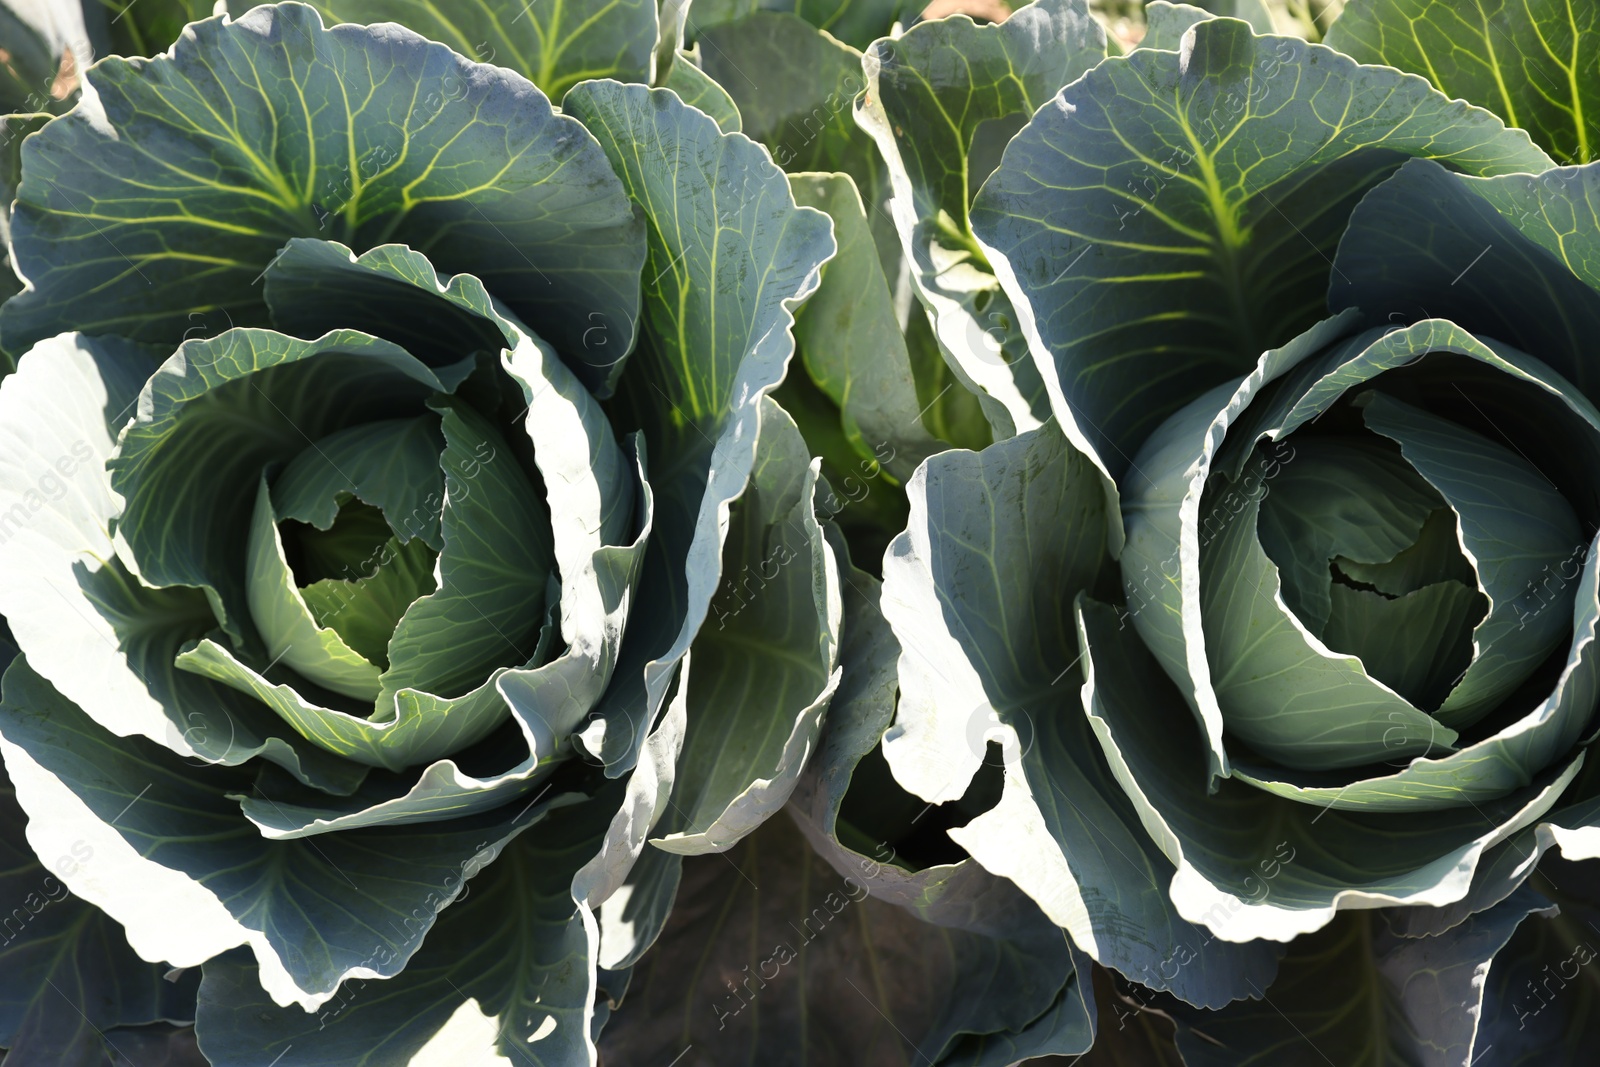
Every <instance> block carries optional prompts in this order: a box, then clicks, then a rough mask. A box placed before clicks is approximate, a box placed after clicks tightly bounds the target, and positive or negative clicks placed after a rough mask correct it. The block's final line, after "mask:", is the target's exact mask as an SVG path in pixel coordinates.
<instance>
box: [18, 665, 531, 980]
mask: <svg viewBox="0 0 1600 1067" xmlns="http://www.w3.org/2000/svg"><path fill="white" fill-rule="evenodd" d="M0 753H3V755H4V758H5V763H6V768H7V770H8V771H9V773H10V775H11V779H12V782H13V784H14V785H15V786H16V791H17V798H18V801H19V802H20V803H21V804H22V806H23V808H24V809H25V810H27V811H28V812H29V813H30V821H29V825H28V840H29V844H31V845H32V846H33V848H34V851H35V852H37V853H39V854H41V855H46V856H52V855H58V854H60V853H62V852H66V851H69V850H70V844H69V843H70V842H73V841H76V840H78V839H82V841H83V842H85V843H86V844H87V845H88V847H89V849H90V850H92V853H93V856H92V858H91V859H90V860H88V861H85V862H84V863H83V864H82V865H81V866H80V868H79V869H78V870H76V871H74V872H71V873H64V874H62V881H63V882H65V883H66V884H67V886H68V888H70V889H71V890H72V891H73V892H74V894H76V895H78V896H80V897H82V898H83V899H84V900H86V901H88V902H89V903H91V904H94V905H95V906H96V907H98V908H100V909H101V910H102V911H104V912H106V913H107V914H108V915H110V916H111V917H112V918H113V919H115V920H117V921H118V922H120V923H121V924H122V925H123V928H124V929H125V930H126V932H127V937H128V941H129V943H130V944H131V945H132V946H133V947H134V950H135V951H136V952H138V953H139V955H140V956H142V957H145V958H147V959H155V960H166V961H168V962H170V963H172V964H173V965H175V966H179V967H192V966H195V965H197V964H199V963H201V962H203V961H205V960H208V959H210V958H211V957H213V956H216V955H218V954H219V953H222V952H225V951H226V950H228V949H230V948H234V947H236V946H240V945H246V944H248V945H249V946H250V948H251V949H252V950H253V951H254V953H255V956H256V961H257V963H258V965H259V967H260V969H261V984H262V987H263V988H264V989H265V990H266V992H267V993H268V995H270V996H272V997H273V999H274V1000H277V1001H280V1002H282V1003H285V1004H288V1003H290V1002H297V1003H299V1004H300V1005H301V1006H302V1007H303V1008H306V1009H308V1010H309V1009H313V1008H315V1007H317V1006H318V1005H320V1004H322V1003H324V1002H325V1001H327V1000H328V999H329V998H330V997H331V996H333V995H334V993H335V991H336V990H337V988H338V987H339V985H340V983H342V982H343V981H345V980H347V979H350V978H369V977H375V976H380V975H393V974H396V973H398V972H399V971H400V970H401V969H402V968H403V967H404V966H405V963H406V961H407V960H408V959H409V958H410V957H411V955H412V954H413V953H414V952H415V951H416V950H417V947H418V946H419V945H420V944H421V942H422V938H423V935H424V934H425V933H426V932H427V930H428V929H429V927H431V926H432V925H433V922H434V919H435V913H436V912H438V911H439V910H440V909H442V908H444V907H445V906H447V905H448V904H449V903H450V902H451V901H453V900H454V899H455V898H456V897H457V896H458V895H459V894H460V892H461V890H462V887H463V885H464V883H465V881H466V873H465V872H466V870H467V867H468V865H473V866H476V867H481V866H482V865H484V864H485V863H488V862H490V861H491V860H492V859H493V858H494V856H495V855H496V854H498V852H499V850H500V848H501V847H502V845H504V843H505V842H506V841H508V840H510V838H511V837H513V836H514V835H515V834H516V833H517V832H518V831H519V830H521V829H523V828H525V827H527V826H529V825H532V824H533V823H535V822H537V821H538V820H540V819H541V818H543V816H544V814H545V812H546V811H547V810H549V809H550V808H551V807H552V806H553V805H555V804H558V803H560V802H561V797H559V796H550V797H545V798H543V803H542V804H529V805H527V806H526V807H524V808H522V809H520V810H519V809H515V808H513V809H509V810H502V811H500V812H496V813H493V814H491V815H487V816H478V817H475V818H466V819H454V820H450V821H448V822H443V823H432V824H429V825H428V826H425V827H407V828H405V829H403V830H385V829H382V828H379V829H372V830H352V831H347V832H345V833H341V834H337V835H331V836H326V837H323V838H321V839H320V841H311V840H292V841H269V840H266V839H265V838H263V837H262V836H261V833H260V832H259V831H258V830H257V828H256V827H255V826H254V825H253V824H251V823H250V822H249V821H248V820H246V819H244V818H242V817H241V816H240V814H239V809H238V805H237V803H236V802H235V801H234V800H233V799H232V797H231V796H230V794H237V793H240V792H246V791H249V790H250V789H251V788H252V786H253V785H255V786H259V782H255V783H253V782H252V780H251V778H250V776H249V775H248V774H247V773H245V772H244V771H242V770H234V769H220V768H219V769H214V770H211V771H209V772H201V771H198V770H197V769H196V768H195V767H193V766H192V765H190V764H188V763H186V762H185V761H183V760H180V759H179V758H178V757H177V756H175V755H173V754H172V753H170V752H168V751H166V750H165V749H163V748H161V747H160V746H159V745H155V744H152V743H151V742H148V741H145V740H141V739H137V738H133V739H130V738H118V737H115V736H114V735H112V734H109V733H107V732H106V731H105V730H104V729H102V728H101V727H99V726H97V725H96V724H95V723H94V722H93V721H92V720H91V719H89V718H88V717H87V716H86V715H84V713H83V712H82V711H80V710H79V709H78V708H76V707H75V706H73V705H72V704H71V703H70V702H68V701H67V700H66V699H65V698H63V697H62V696H61V694H60V693H58V692H57V691H56V690H55V689H54V688H52V687H51V685H50V683H49V682H47V681H45V680H44V679H43V678H40V677H39V676H38V675H37V674H36V673H35V672H34V671H33V669H32V667H31V666H30V665H29V664H28V662H27V661H26V659H25V658H18V659H17V660H16V661H15V662H14V663H13V664H12V665H11V667H10V669H9V670H8V671H7V672H6V681H5V703H4V705H3V706H0ZM268 799H270V798H268ZM374 900H380V901H382V902H383V906H384V909H385V910H386V911H387V912H389V913H390V914H391V915H393V916H395V918H392V919H389V920H388V921H375V920H374V919H373V917H372V906H373V901H374ZM401 916H403V917H404V918H403V919H402V918H400V917H401Z"/></svg>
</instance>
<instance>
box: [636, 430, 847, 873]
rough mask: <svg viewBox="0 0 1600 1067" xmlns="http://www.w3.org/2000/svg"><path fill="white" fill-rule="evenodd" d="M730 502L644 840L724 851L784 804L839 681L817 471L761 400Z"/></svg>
mask: <svg viewBox="0 0 1600 1067" xmlns="http://www.w3.org/2000/svg"><path fill="white" fill-rule="evenodd" d="M756 451H757V459H756V463H755V466H754V467H753V468H752V469H751V471H750V484H749V486H748V487H747V488H746V489H745V491H744V494H743V495H742V496H741V497H740V498H739V499H738V500H737V501H736V502H735V503H734V504H733V506H732V508H731V521H730V523H729V527H728V539H727V541H726V543H725V545H724V548H723V556H722V558H723V569H724V573H725V574H726V575H727V580H726V582H725V583H724V584H723V585H722V586H721V587H720V589H719V590H718V596H717V598H716V599H715V600H713V601H712V612H713V613H714V614H715V616H716V625H715V627H713V626H711V625H709V624H708V625H706V626H704V627H703V628H702V629H701V631H700V633H699V634H698V635H697V636H696V638H695V642H694V646H693V651H694V657H695V671H694V674H693V675H692V676H691V678H690V680H689V687H688V723H687V732H686V733H685V736H684V740H683V748H682V751H681V752H680V754H679V757H678V762H677V767H676V770H675V773H674V780H673V789H672V797H671V800H670V802H669V805H670V808H671V810H670V812H669V814H668V815H667V817H666V818H665V819H664V820H663V822H662V824H661V825H660V826H659V827H657V831H656V832H657V834H658V836H657V837H656V838H655V839H653V840H652V844H654V845H656V846H657V847H659V848H663V849H666V850H668V851H670V852H677V853H680V854H683V855H695V854H698V853H701V852H723V851H726V850H727V849H728V848H730V847H732V845H733V844H734V842H736V841H738V840H739V839H740V838H742V837H744V836H745V835H747V834H749V833H750V832H751V831H752V830H754V829H755V828H756V827H757V826H758V825H760V824H761V823H762V822H764V821H765V820H766V819H768V818H769V817H771V816H772V815H773V814H774V813H776V812H777V810H778V809H779V808H781V807H782V806H783V805H784V803H785V802H786V801H787V800H788V799H789V795H790V793H792V792H793V791H794V788H795V784H796V782H797V780H798V778H799V776H800V772H801V769H802V768H803V767H804V766H805V764H806V760H807V759H808V758H809V757H810V756H811V754H812V752H813V751H814V750H815V747H816V742H817V735H818V733H819V732H820V731H821V729H822V717H823V713H824V712H825V711H826V710H827V707H828V701H829V699H830V698H831V697H832V696H833V693H834V690H835V688H836V687H837V686H838V684H839V670H838V660H839V619H840V612H841V608H840V600H839V574H838V569H837V566H836V564H835V561H834V558H833V553H832V551H831V550H830V549H829V548H828V546H827V545H826V544H825V543H824V541H823V539H822V527H821V526H819V525H818V523H817V519H816V505H815V493H816V486H817V467H818V464H817V463H816V462H815V461H812V460H810V458H809V457H808V456H807V454H806V446H805V441H804V439H802V438H801V436H800V432H799V430H797V429H796V428H795V425H794V421H793V420H792V419H790V418H789V416H788V415H787V414H786V413H785V412H784V410H783V409H782V408H780V407H778V405H777V404H776V403H775V402H774V401H772V400H771V399H770V398H768V399H764V400H763V401H762V406H761V435H760V437H759V439H758V442H757V449H756Z"/></svg>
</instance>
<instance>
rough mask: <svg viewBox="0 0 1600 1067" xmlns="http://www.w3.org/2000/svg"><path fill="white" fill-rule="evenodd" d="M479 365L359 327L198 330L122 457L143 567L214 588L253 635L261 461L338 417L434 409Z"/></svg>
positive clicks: (291, 449) (303, 444) (232, 630)
mask: <svg viewBox="0 0 1600 1067" xmlns="http://www.w3.org/2000/svg"><path fill="white" fill-rule="evenodd" d="M472 369H473V361H472V360H471V359H470V358H469V359H467V360H464V361H462V362H461V363H458V364H456V365H454V366H451V367H447V368H442V369H440V370H439V371H438V372H435V371H434V370H433V369H432V368H430V367H428V366H427V365H426V364H424V363H422V362H421V361H420V360H418V359H416V358H414V357H413V356H412V355H411V354H410V353H408V352H406V351H405V350H404V349H403V348H401V347H399V346H398V345H395V344H393V343H392V342H389V341H385V340H383V339H382V338H378V337H373V336H371V335H370V334H364V333H359V332H357V331H354V330H338V331H334V332H330V333H327V334H324V335H323V336H322V337H321V338H319V339H318V340H316V341H302V340H300V339H298V338H294V337H289V336H285V335H284V334H280V333H276V332H274V331H271V330H263V329H239V330H230V331H228V332H226V333H223V334H221V335H219V336H218V337H216V338H214V339H210V340H203V341H190V342H187V343H185V344H184V345H183V346H182V347H180V348H179V349H178V351H177V352H176V353H174V354H173V355H172V356H171V357H169V358H168V359H167V360H166V361H165V362H164V363H163V364H162V365H161V367H160V368H159V369H157V370H156V371H155V373H154V374H152V375H151V376H150V379H149V381H148V382H146V383H145V386H144V388H143V389H142V390H141V391H140V393H139V404H138V409H137V414H136V416H135V417H134V419H133V420H132V421H131V423H130V425H129V426H128V427H127V429H126V430H125V431H124V432H123V435H122V439H121V441H120V442H119V444H118V449H117V455H116V456H115V457H114V458H113V459H112V460H111V462H110V464H109V466H108V469H109V471H110V475H111V479H110V480H111V488H112V489H114V490H115V491H116V492H117V493H119V494H120V495H121V496H122V497H123V499H124V500H125V501H126V502H127V503H126V506H125V508H124V510H123V512H122V514H121V515H119V516H118V517H117V536H118V538H119V539H120V540H121V541H123V542H125V543H126V544H127V545H128V546H129V548H130V549H131V555H132V560H133V561H135V562H136V565H137V569H138V572H139V574H140V575H141V576H142V577H143V578H145V579H146V580H147V581H149V582H150V583H152V584H154V585H156V586H174V585H183V586H192V587H194V588H197V589H202V590H204V591H205V592H206V595H207V597H208V598H209V599H210V600H211V601H212V602H213V604H214V606H215V610H216V612H217V624H218V625H219V626H221V627H223V628H224V629H225V630H226V631H227V633H228V634H229V635H230V636H231V637H233V638H234V639H235V640H236V641H241V642H242V641H244V640H246V638H247V635H249V634H250V633H252V631H253V627H251V625H250V622H249V619H250V611H249V607H248V594H247V592H246V590H245V582H246V578H247V575H246V573H245V570H244V568H242V567H240V566H238V557H239V555H240V549H241V547H242V546H243V545H244V544H245V543H246V542H247V540H248V530H249V528H250V516H251V514H252V513H253V507H252V504H253V502H254V498H255V496H256V493H257V491H258V479H259V476H260V473H261V472H262V471H263V470H264V469H266V468H267V467H268V466H269V465H271V464H273V463H287V462H288V461H289V460H291V459H293V458H294V457H295V456H297V455H299V454H300V453H301V452H302V451H304V450H305V449H307V448H313V447H314V446H315V442H316V441H318V440H319V439H321V438H322V437H325V436H327V435H329V434H330V433H333V432H336V431H338V430H343V429H345V428H347V427H350V426H357V425H360V424H362V423H364V422H375V421H379V420H384V419H387V418H392V417H394V416H395V415H398V414H422V413H425V412H426V411H427V408H426V407H425V406H424V404H425V402H426V400H427V399H428V398H429V397H430V396H431V395H433V394H434V393H438V392H450V391H451V390H452V389H453V388H454V387H455V386H456V385H458V384H459V383H460V382H461V380H462V379H464V378H465V377H466V374H467V373H468V372H469V371H471V370H472ZM202 485H203V486H204V491H197V490H199V488H200V486H202Z"/></svg>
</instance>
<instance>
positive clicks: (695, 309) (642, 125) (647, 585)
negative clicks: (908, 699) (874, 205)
mask: <svg viewBox="0 0 1600 1067" xmlns="http://www.w3.org/2000/svg"><path fill="white" fill-rule="evenodd" d="M562 104H563V110H565V111H566V112H567V113H568V114H569V115H573V116H576V117H578V118H579V119H581V120H582V121H583V122H584V124H585V125H586V126H587V127H588V128H589V130H590V131H591V132H592V133H593V134H594V135H595V136H596V137H598V138H599V139H600V142H601V144H602V146H604V148H605V151H606V154H607V156H608V158H610V159H611V161H612V163H613V165H614V166H615V167H616V168H617V172H618V173H619V174H620V175H621V176H622V179H623V184H624V186H625V187H626V188H627V190H628V195H629V196H630V197H631V198H632V199H633V201H634V202H635V204H636V205H637V206H638V207H639V208H640V209H641V212H642V214H643V216H644V218H645V222H646V232H647V235H648V242H649V257H648V262H647V263H646V266H645V275H644V277H645V289H644V313H643V316H642V331H643V332H642V336H641V340H640V349H639V351H638V352H636V353H635V354H634V356H633V358H632V360H631V361H630V363H629V372H628V374H627V375H626V376H625V377H624V379H623V386H622V390H621V392H620V394H619V397H618V402H617V405H616V409H617V411H619V412H621V413H624V414H622V415H621V417H622V418H623V420H624V421H628V420H631V421H632V422H633V423H634V424H635V425H637V426H638V427H639V428H640V430H641V431H642V435H643V438H644V441H645V445H646V451H647V454H648V456H649V461H650V466H651V470H652V471H653V472H654V473H653V474H652V479H651V484H652V488H653V490H654V493H655V501H656V508H657V511H656V517H655V526H654V530H653V532H652V534H651V537H650V542H649V548H648V552H647V558H646V561H645V565H644V566H645V572H644V575H643V577H642V579H641V585H640V588H639V590H638V593H637V594H636V595H637V597H638V598H639V602H640V603H648V604H649V605H651V607H650V610H649V611H648V612H645V613H643V614H642V615H639V616H636V617H635V618H634V619H633V620H632V625H631V626H630V628H629V632H628V646H627V648H625V650H624V665H623V666H619V668H618V684H617V686H615V687H613V691H612V693H611V694H610V695H608V698H607V710H606V711H605V712H604V713H603V715H602V717H601V718H599V719H597V720H596V721H595V722H594V723H593V724H592V727H591V728H590V729H588V730H586V731H585V733H584V735H583V739H584V744H585V745H586V746H587V747H588V748H589V750H590V751H591V752H594V753H595V754H597V755H599V756H600V758H601V762H602V763H603V764H604V765H605V766H606V768H607V772H608V773H609V774H611V775H613V776H616V775H621V774H623V773H626V772H627V771H628V769H629V768H630V767H631V766H632V765H633V762H634V760H635V759H636V758H637V754H638V751H639V747H640V746H641V745H643V743H644V741H645V738H646V737H647V736H648V735H649V731H650V726H651V724H652V722H653V720H654V718H655V712H656V711H657V709H659V708H660V706H661V703H662V701H663V699H664V698H665V696H666V689H667V686H668V684H669V683H670V682H671V679H672V675H673V673H674V671H675V669H676V667H677V663H678V661H679V660H680V659H681V658H682V656H683V654H684V652H686V651H687V650H688V648H689V646H690V644H691V643H692V641H693V639H694V635H695V633H696V631H698V630H699V628H700V626H701V624H702V623H703V622H704V621H705V618H706V614H707V611H708V609H709V606H710V603H711V598H712V596H713V595H714V593H715V591H716V587H717V585H718V583H719V581H720V567H721V563H720V558H721V549H722V541H723V537H724V536H725V531H726V521H727V520H726V514H727V510H726V509H727V507H728V504H729V502H730V501H731V500H733V499H734V498H735V497H736V496H738V495H739V493H740V492H742V491H743V489H744V486H745V482H746V480H747V479H748V477H749V473H750V470H751V467H752V466H753V464H754V462H755V445H756V437H757V433H758V430H759V426H760V415H759V402H760V398H761V396H762V394H764V393H767V392H769V391H771V389H772V388H773V387H775V386H776V385H777V383H778V382H779V381H780V380H781V379H782V377H783V373H784V369H785V366H786V364H787V362H788V360H789V358H790V356H791V355H792V354H793V351H794V341H793V338H792V337H791V336H790V333H789V330H790V327H791V326H792V324H793V315H792V309H793V307H794V306H795V305H796V304H798V303H799V302H800V301H802V300H804V299H805V297H807V296H809V295H810V294H811V293H812V292H813V291H814V290H815V289H816V287H817V284H818V282H819V280H820V278H819V268H820V267H821V265H822V264H823V263H824V262H825V261H826V260H827V259H828V258H829V257H830V256H832V255H833V253H834V251H835V245H834V242H833V238H832V236H831V235H830V233H829V226H828V220H827V217H826V216H825V215H823V214H822V213H821V212H819V211H814V210H812V209H810V208H797V207H796V206H795V204H794V200H793V198H792V196H791V194H790V192H789V183H788V181H787V180H786V179H785V178H784V176H783V172H782V171H780V170H779V169H778V168H777V167H776V166H774V165H773V164H772V162H771V160H770V159H769V158H768V157H767V155H766V153H765V152H764V151H763V150H762V149H760V148H759V147H757V146H756V145H755V144H754V143H752V142H751V141H750V140H749V139H748V138H746V137H744V136H743V135H741V134H737V133H733V134H724V133H723V132H722V131H721V130H719V129H718V128H717V124H716V122H715V121H714V120H712V119H711V118H710V117H709V116H707V115H706V114H705V113H703V112H700V111H697V110H694V109H692V108H689V107H686V106H685V105H684V104H683V103H682V102H680V101H679V100H678V99H677V97H675V96H674V95H673V94H672V93H671V92H669V91H667V90H662V89H654V90H653V89H647V88H645V87H644V86H624V85H619V84H617V83H615V82H605V81H599V82H589V83H585V84H584V85H581V86H579V87H577V88H575V89H574V90H572V91H571V92H570V93H568V94H567V96H566V98H565V100H563V102H562ZM617 343H620V341H619V342H617Z"/></svg>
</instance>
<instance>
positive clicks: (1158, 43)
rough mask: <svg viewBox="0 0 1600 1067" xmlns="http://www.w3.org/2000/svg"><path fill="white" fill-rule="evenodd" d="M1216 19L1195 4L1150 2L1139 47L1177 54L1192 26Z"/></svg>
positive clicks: (1155, 0)
mask: <svg viewBox="0 0 1600 1067" xmlns="http://www.w3.org/2000/svg"><path fill="white" fill-rule="evenodd" d="M1216 17H1217V16H1216V15H1215V14H1214V13H1213V12H1210V11H1207V10H1206V9H1205V8H1203V7H1195V6H1194V5H1193V4H1174V3H1169V2H1168V0H1150V2H1149V3H1148V4H1146V5H1145V7H1144V21H1145V30H1144V36H1143V37H1141V38H1140V39H1139V47H1140V48H1159V49H1161V50H1163V51H1167V52H1176V51H1177V50H1178V49H1180V48H1182V47H1183V35H1184V34H1185V33H1188V32H1189V27H1190V26H1193V25H1194V24H1195V23H1197V22H1204V21H1206V20H1207V19H1214V18H1216ZM1247 21H1248V20H1247Z"/></svg>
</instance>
